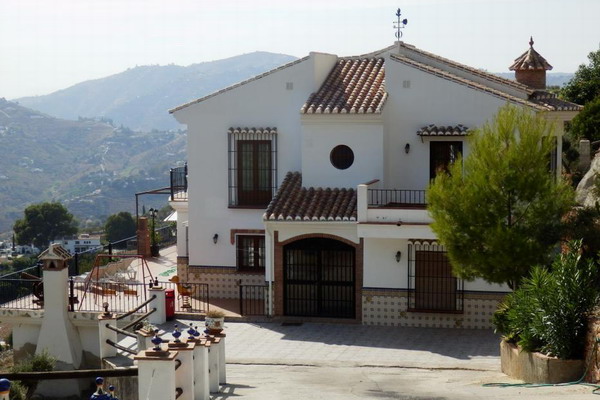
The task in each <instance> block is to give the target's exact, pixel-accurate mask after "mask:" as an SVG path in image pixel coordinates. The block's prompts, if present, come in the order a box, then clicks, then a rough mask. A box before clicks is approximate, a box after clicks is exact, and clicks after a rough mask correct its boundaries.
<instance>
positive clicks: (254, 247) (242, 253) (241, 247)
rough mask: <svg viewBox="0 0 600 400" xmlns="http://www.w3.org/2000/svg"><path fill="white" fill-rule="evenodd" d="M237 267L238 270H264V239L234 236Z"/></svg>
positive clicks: (262, 237)
mask: <svg viewBox="0 0 600 400" xmlns="http://www.w3.org/2000/svg"><path fill="white" fill-rule="evenodd" d="M236 247H237V267H238V269H240V270H259V269H264V268H265V237H264V236H246V235H238V236H236Z"/></svg>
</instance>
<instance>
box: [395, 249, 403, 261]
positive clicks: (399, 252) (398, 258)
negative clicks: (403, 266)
mask: <svg viewBox="0 0 600 400" xmlns="http://www.w3.org/2000/svg"><path fill="white" fill-rule="evenodd" d="M401 258H402V252H401V251H397V252H396V262H400V259H401Z"/></svg>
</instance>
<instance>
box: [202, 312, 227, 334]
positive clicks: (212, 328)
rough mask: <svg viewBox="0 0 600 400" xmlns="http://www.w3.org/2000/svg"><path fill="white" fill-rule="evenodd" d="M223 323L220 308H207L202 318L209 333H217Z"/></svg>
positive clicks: (221, 328)
mask: <svg viewBox="0 0 600 400" xmlns="http://www.w3.org/2000/svg"><path fill="white" fill-rule="evenodd" d="M224 324H225V313H224V312H223V311H221V310H209V311H208V312H207V313H206V317H205V318H204V325H205V326H206V329H207V330H208V333H209V334H211V335H218V334H219V333H221V331H222V330H223V327H224Z"/></svg>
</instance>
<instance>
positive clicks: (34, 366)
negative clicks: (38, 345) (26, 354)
mask: <svg viewBox="0 0 600 400" xmlns="http://www.w3.org/2000/svg"><path fill="white" fill-rule="evenodd" d="M55 366H56V359H55V358H54V357H53V356H51V355H50V354H49V353H48V351H46V350H44V351H43V352H42V353H40V354H35V355H34V356H32V357H30V358H28V359H27V360H24V361H22V362H20V363H18V364H17V365H15V366H14V367H12V372H13V373H19V372H47V371H53V370H54V367H55ZM37 385H38V382H37V381H26V380H24V381H21V382H20V385H18V386H21V387H22V388H23V391H26V394H25V398H26V399H29V398H31V396H32V395H33V393H34V392H35V389H36V388H37ZM17 391H18V389H17ZM11 396H12V395H11ZM16 396H17V395H15V397H14V398H15V399H18V398H19V397H16ZM11 399H13V397H11Z"/></svg>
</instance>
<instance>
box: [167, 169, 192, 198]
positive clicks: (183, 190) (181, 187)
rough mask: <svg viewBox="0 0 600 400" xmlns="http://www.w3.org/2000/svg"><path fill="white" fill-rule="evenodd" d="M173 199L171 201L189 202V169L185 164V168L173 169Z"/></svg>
mask: <svg viewBox="0 0 600 400" xmlns="http://www.w3.org/2000/svg"><path fill="white" fill-rule="evenodd" d="M170 175H171V186H170V188H171V199H170V201H187V200H188V194H187V189H188V180H187V176H188V167H187V164H185V165H184V166H183V167H176V168H171V171H170Z"/></svg>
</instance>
